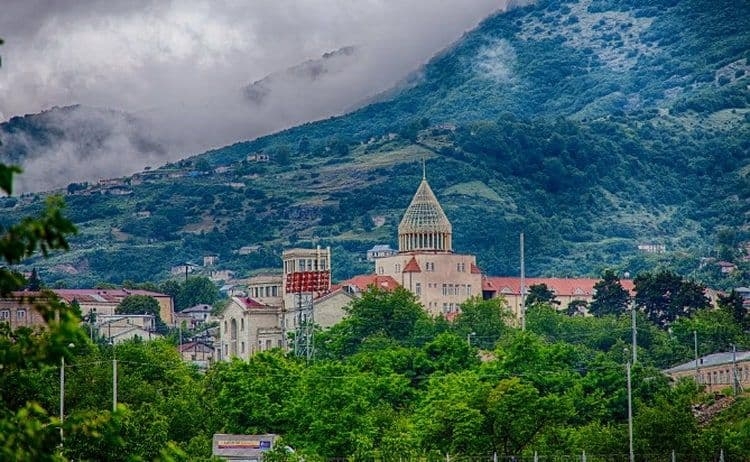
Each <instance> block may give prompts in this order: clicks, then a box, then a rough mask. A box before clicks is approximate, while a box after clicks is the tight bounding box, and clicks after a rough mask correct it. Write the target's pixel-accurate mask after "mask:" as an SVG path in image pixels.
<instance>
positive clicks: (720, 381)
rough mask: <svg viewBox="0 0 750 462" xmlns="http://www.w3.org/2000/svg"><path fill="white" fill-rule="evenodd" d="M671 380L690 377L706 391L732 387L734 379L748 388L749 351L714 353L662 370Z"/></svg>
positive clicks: (749, 380)
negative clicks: (703, 386)
mask: <svg viewBox="0 0 750 462" xmlns="http://www.w3.org/2000/svg"><path fill="white" fill-rule="evenodd" d="M663 372H664V374H666V375H668V376H669V377H671V378H672V379H673V380H679V379H681V378H684V377H690V378H692V379H694V380H696V382H698V384H701V385H705V387H706V391H708V392H718V391H722V390H724V389H726V388H732V387H733V386H734V383H735V380H736V382H737V385H739V387H741V388H742V389H744V390H747V389H749V388H750V351H738V352H736V353H732V352H725V353H714V354H710V355H707V356H703V357H702V358H698V362H697V363H696V361H695V360H693V361H688V362H686V363H683V364H679V365H677V366H674V367H671V368H669V369H666V370H664V371H663Z"/></svg>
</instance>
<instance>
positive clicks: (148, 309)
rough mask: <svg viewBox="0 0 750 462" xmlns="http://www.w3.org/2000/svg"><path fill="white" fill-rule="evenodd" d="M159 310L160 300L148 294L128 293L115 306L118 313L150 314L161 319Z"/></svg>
mask: <svg viewBox="0 0 750 462" xmlns="http://www.w3.org/2000/svg"><path fill="white" fill-rule="evenodd" d="M159 311H160V310H159V302H157V301H156V299H155V298H153V297H149V296H148V295H128V296H127V297H125V298H123V299H122V301H121V302H120V304H119V305H117V308H115V313H117V314H150V315H152V316H155V317H156V318H157V319H159V320H161V317H160V315H159Z"/></svg>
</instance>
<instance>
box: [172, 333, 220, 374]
mask: <svg viewBox="0 0 750 462" xmlns="http://www.w3.org/2000/svg"><path fill="white" fill-rule="evenodd" d="M177 351H179V352H180V356H181V357H182V360H183V361H186V362H191V363H193V364H195V365H196V366H198V367H199V368H201V369H206V368H208V366H209V365H211V363H213V362H214V348H213V346H211V344H210V343H208V342H204V341H200V340H198V341H194V342H188V343H183V344H182V345H180V346H179V347H178V348H177Z"/></svg>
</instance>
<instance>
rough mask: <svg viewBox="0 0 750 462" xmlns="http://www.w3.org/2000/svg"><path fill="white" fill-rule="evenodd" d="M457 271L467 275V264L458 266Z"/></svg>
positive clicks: (458, 264)
mask: <svg viewBox="0 0 750 462" xmlns="http://www.w3.org/2000/svg"><path fill="white" fill-rule="evenodd" d="M456 271H458V272H459V273H465V272H466V263H464V262H461V263H457V264H456Z"/></svg>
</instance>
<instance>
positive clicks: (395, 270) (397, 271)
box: [393, 263, 401, 273]
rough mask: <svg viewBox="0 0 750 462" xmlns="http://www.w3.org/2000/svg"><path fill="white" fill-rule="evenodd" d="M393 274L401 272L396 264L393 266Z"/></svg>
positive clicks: (399, 265) (399, 266) (398, 264)
mask: <svg viewBox="0 0 750 462" xmlns="http://www.w3.org/2000/svg"><path fill="white" fill-rule="evenodd" d="M393 272H394V273H400V272H401V264H400V263H396V264H395V265H393Z"/></svg>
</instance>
